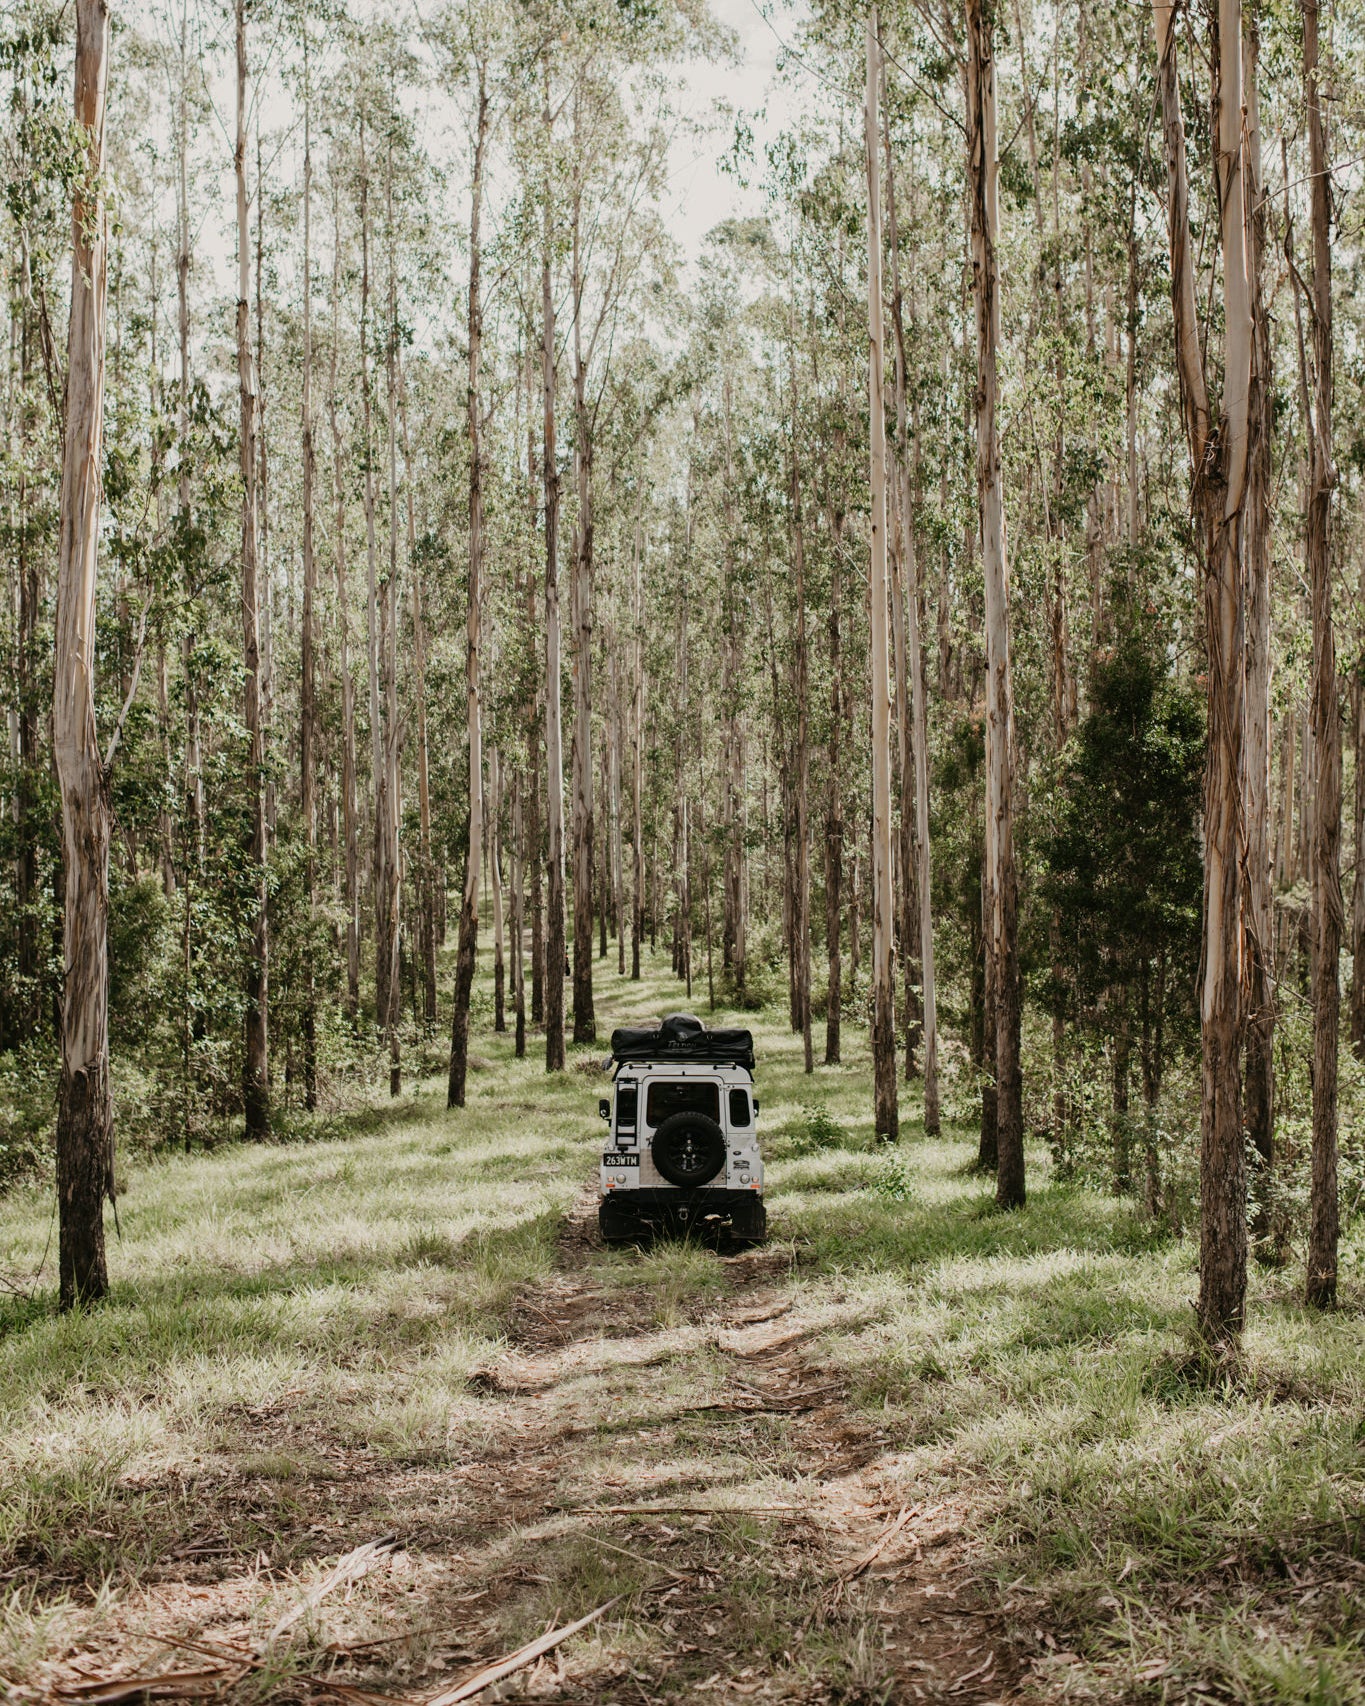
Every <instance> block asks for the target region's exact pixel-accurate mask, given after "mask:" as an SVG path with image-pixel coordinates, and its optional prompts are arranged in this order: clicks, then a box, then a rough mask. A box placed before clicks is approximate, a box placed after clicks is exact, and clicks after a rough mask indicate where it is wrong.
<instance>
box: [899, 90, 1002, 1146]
mask: <svg viewBox="0 0 1365 1706" xmlns="http://www.w3.org/2000/svg"><path fill="white" fill-rule="evenodd" d="M1031 128H1032V126H1031V121H1030V129H1031ZM886 197H887V214H888V219H889V223H890V232H889V235H890V238H891V317H892V327H893V330H894V332H895V338H896V424H897V431H898V435H899V439H900V490H901V505H900V513H901V529H902V544H901V553H902V555H901V560H902V561H903V562H904V564H905V581H906V588H905V590H906V597H907V609H906V618H905V620H906V628H907V639H908V642H909V673H910V706H909V711H910V718H911V731H912V734H913V739H912V741H911V751H912V752H913V755H914V771H915V776H914V793H915V798H914V811H915V816H914V834H913V836H912V837H911V838H910V848H909V851H910V853H911V856H912V859H913V864H914V874H915V884H914V887H915V892H916V894H917V896H918V899H919V955H920V989H921V998H920V1005H921V1010H922V1012H923V1016H924V1018H923V1024H924V1130H925V1133H926V1135H927V1136H929V1137H937V1136H938V1134H939V1095H938V992H937V988H936V983H935V977H934V917H933V887H932V870H931V860H930V853H929V717H928V707H927V704H926V701H927V698H928V681H927V678H926V673H925V665H924V647H923V643H922V640H921V633H920V600H921V585H920V571H919V551H918V549H917V547H916V542H915V496H916V493H915V490H914V481H913V477H912V470H913V471H917V470H918V467H919V426H918V415H916V426H915V433H914V438H913V441H909V440H908V439H907V435H906V392H907V387H908V373H907V370H906V357H905V325H904V317H903V311H902V298H901V263H900V231H899V228H898V226H897V222H896V167H895V159H894V157H893V155H892V151H891V131H890V126H889V125H888V126H887V128H886ZM905 713H906V707H904V706H902V709H901V716H902V718H904V716H905ZM909 785H910V782H909V777H908V776H907V775H905V774H904V773H902V779H901V787H902V790H906V789H908V788H909ZM901 810H902V812H904V811H905V801H904V796H903V795H902V801H901ZM908 886H909V885H908V883H907V887H908ZM909 934H910V933H909V931H907V932H906V937H907V940H908V939H909ZM907 1065H908V1061H907Z"/></svg>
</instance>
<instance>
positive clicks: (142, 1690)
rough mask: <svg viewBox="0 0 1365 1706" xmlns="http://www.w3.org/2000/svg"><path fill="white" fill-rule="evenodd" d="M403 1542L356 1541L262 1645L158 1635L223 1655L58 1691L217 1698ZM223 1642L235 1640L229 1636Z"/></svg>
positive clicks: (83, 1695)
mask: <svg viewBox="0 0 1365 1706" xmlns="http://www.w3.org/2000/svg"><path fill="white" fill-rule="evenodd" d="M398 1544H399V1542H398V1537H397V1535H394V1534H383V1535H381V1536H380V1537H379V1539H378V1540H367V1541H366V1542H365V1543H364V1545H363V1546H357V1547H355V1548H354V1550H353V1551H350V1552H348V1553H346V1555H345V1556H344V1557H343V1558H339V1559H338V1560H337V1562H336V1563H335V1564H333V1566H332V1568H331V1569H330V1570H329V1571H328V1572H327V1574H326V1575H325V1576H324V1577H323V1578H322V1580H321V1581H320V1582H317V1583H315V1584H314V1585H313V1586H312V1587H311V1588H309V1589H308V1591H307V1593H305V1594H304V1596H303V1598H302V1599H301V1600H300V1601H299V1603H298V1604H297V1605H293V1606H291V1607H290V1608H289V1610H288V1611H286V1612H285V1614H284V1616H283V1617H281V1618H280V1620H279V1622H278V1623H276V1625H275V1627H274V1628H273V1629H272V1630H271V1631H270V1633H269V1634H268V1635H267V1636H266V1638H265V1640H264V1641H263V1642H262V1643H261V1645H260V1647H258V1648H251V1647H236V1648H234V1650H233V1651H231V1652H226V1653H225V1652H223V1651H222V1650H221V1648H214V1647H210V1646H207V1645H204V1644H201V1643H199V1642H196V1641H188V1640H186V1639H185V1638H184V1637H183V1636H179V1635H164V1636H159V1637H157V1639H158V1640H159V1642H160V1644H161V1645H163V1646H167V1647H180V1648H184V1649H185V1650H186V1651H188V1652H192V1653H200V1654H202V1655H203V1656H204V1657H206V1658H211V1659H216V1660H218V1661H219V1662H218V1663H217V1664H216V1665H214V1666H213V1668H212V1669H210V1670H202V1669H201V1670H167V1671H135V1672H134V1673H133V1674H132V1675H131V1676H119V1677H92V1678H91V1679H90V1681H88V1682H70V1683H59V1684H58V1685H57V1687H56V1688H55V1689H54V1690H53V1693H54V1694H56V1695H57V1697H58V1698H59V1699H61V1700H68V1701H71V1702H73V1703H79V1706H119V1702H121V1701H126V1700H138V1699H152V1700H158V1699H160V1700H207V1699H212V1698H214V1697H215V1696H217V1695H220V1694H221V1693H222V1692H223V1691H224V1689H226V1688H231V1687H233V1686H235V1685H236V1684H237V1683H239V1682H240V1681H241V1680H242V1679H243V1677H245V1676H248V1675H250V1673H251V1672H252V1671H254V1670H258V1669H259V1668H260V1666H261V1664H262V1662H263V1660H264V1658H265V1655H266V1653H267V1651H268V1650H269V1648H270V1647H272V1646H273V1645H274V1643H275V1642H276V1641H278V1640H279V1638H280V1636H281V1635H284V1634H287V1633H288V1631H289V1630H290V1629H292V1628H293V1627H294V1625H295V1624H296V1623H297V1622H298V1621H299V1620H300V1618H302V1617H305V1616H306V1615H307V1614H308V1612H310V1611H313V1610H315V1609H316V1608H317V1606H318V1605H320V1604H321V1602H322V1601H323V1600H324V1599H325V1598H326V1597H327V1595H328V1594H329V1593H334V1592H335V1591H336V1590H337V1588H339V1587H346V1586H348V1585H349V1584H350V1583H351V1582H356V1581H359V1580H360V1578H361V1577H362V1576H365V1575H368V1574H369V1572H370V1571H371V1570H372V1569H374V1567H375V1566H376V1564H378V1563H380V1562H381V1561H382V1560H383V1559H385V1558H387V1557H389V1556H391V1555H392V1553H394V1552H395V1551H397V1549H398ZM223 1645H225V1646H227V1645H231V1644H230V1643H227V1642H224V1643H223Z"/></svg>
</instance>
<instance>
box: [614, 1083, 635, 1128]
mask: <svg viewBox="0 0 1365 1706" xmlns="http://www.w3.org/2000/svg"><path fill="white" fill-rule="evenodd" d="M639 1106H640V1091H639V1088H638V1086H637V1085H635V1084H633V1083H631V1084H618V1085H617V1086H616V1126H617V1129H618V1130H625V1131H634V1129H635V1119H636V1114H637V1111H638V1109H639Z"/></svg>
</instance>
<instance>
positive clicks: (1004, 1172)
mask: <svg viewBox="0 0 1365 1706" xmlns="http://www.w3.org/2000/svg"><path fill="white" fill-rule="evenodd" d="M967 38H968V52H967V171H968V183H969V188H970V202H971V243H972V280H973V296H974V299H975V304H976V348H977V386H976V470H977V492H978V498H979V503H980V509H981V568H982V580H983V582H984V585H985V603H986V674H987V684H986V840H987V845H988V847H989V849H990V858H989V870H990V908H991V911H990V928H989V931H988V939H987V952H988V953H991V954H992V957H993V959H994V971H995V1017H996V1034H995V1038H994V1053H995V1087H996V1148H997V1164H996V1201H997V1202H998V1203H999V1204H1000V1206H1001V1207H1002V1208H1017V1207H1019V1206H1021V1205H1022V1203H1023V1201H1024V1119H1023V1094H1022V1090H1023V1086H1022V1080H1021V1074H1020V1061H1019V1030H1020V988H1019V941H1018V919H1017V912H1016V908H1017V892H1016V882H1015V869H1014V692H1013V685H1012V682H1011V679H1010V648H1009V573H1008V568H1007V564H1006V560H1005V507H1004V492H1003V490H1002V487H1001V473H1000V429H999V423H998V420H997V417H996V411H997V407H998V403H999V387H998V382H997V377H996V362H997V355H998V351H999V347H1000V276H999V266H998V262H997V256H996V242H997V234H998V231H999V223H1000V221H999V199H998V197H999V161H998V159H997V153H996V128H995V48H994V43H993V39H992V25H991V17H990V14H989V12H988V11H987V10H986V8H985V6H984V5H983V0H967ZM990 1046H991V1039H990V1038H989V1037H988V1038H987V1047H988V1048H989V1047H990Z"/></svg>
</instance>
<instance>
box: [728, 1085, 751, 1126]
mask: <svg viewBox="0 0 1365 1706" xmlns="http://www.w3.org/2000/svg"><path fill="white" fill-rule="evenodd" d="M750 1123H751V1122H750V1119H749V1092H748V1091H747V1090H732V1091H731V1092H730V1127H731V1129H732V1130H733V1129H734V1128H735V1127H744V1126H748V1125H749V1124H750Z"/></svg>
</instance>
